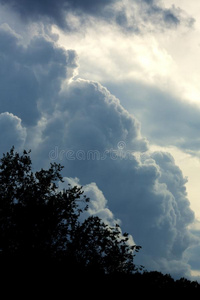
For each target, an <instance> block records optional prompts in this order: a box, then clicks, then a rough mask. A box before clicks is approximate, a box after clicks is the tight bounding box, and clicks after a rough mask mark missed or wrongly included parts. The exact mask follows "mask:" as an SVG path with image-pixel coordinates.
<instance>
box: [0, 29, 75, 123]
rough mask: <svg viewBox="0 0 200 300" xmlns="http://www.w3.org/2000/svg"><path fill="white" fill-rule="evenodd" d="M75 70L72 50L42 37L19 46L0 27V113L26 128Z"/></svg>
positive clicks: (17, 40)
mask: <svg viewBox="0 0 200 300" xmlns="http://www.w3.org/2000/svg"><path fill="white" fill-rule="evenodd" d="M74 67H76V55H75V52H74V51H65V50H63V49H61V48H57V47H56V46H55V45H54V43H52V42H50V41H47V40H45V39H44V38H42V37H35V38H34V39H33V40H32V41H31V42H30V44H29V45H28V46H27V47H24V46H22V45H20V37H19V36H17V35H16V34H15V33H14V32H13V31H12V30H11V29H10V28H9V26H8V25H5V24H4V25H2V26H1V27H0V77H1V80H0V95H1V103H0V113H3V112H7V111H8V112H11V113H13V114H14V115H16V116H18V117H19V118H21V120H22V122H23V123H24V124H26V125H34V124H36V123H37V121H38V120H39V118H40V117H41V111H40V110H39V107H40V106H43V112H44V110H46V111H48V110H51V109H52V106H53V105H54V102H55V98H56V95H57V94H58V92H59V89H60V81H61V80H63V79H65V80H66V79H67V77H70V78H71V75H72V74H71V70H72V72H73V69H74Z"/></svg>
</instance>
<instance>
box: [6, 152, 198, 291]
mask: <svg viewBox="0 0 200 300" xmlns="http://www.w3.org/2000/svg"><path fill="white" fill-rule="evenodd" d="M62 168H63V167H62V166H61V165H59V164H56V163H54V164H51V165H50V168H49V169H48V170H44V169H41V170H40V171H37V172H35V173H34V172H33V171H32V162H31V158H30V151H29V152H27V151H24V152H23V154H22V155H20V154H19V153H17V152H15V149H14V147H13V148H11V150H10V152H8V153H6V154H4V155H3V157H2V158H1V160H0V265H1V274H3V276H4V280H5V281H6V282H8V283H9V284H10V283H11V278H12V279H13V280H14V282H15V283H18V286H21V284H22V283H23V285H25V284H30V283H31V284H33V285H34V288H35V285H36V284H37V283H39V284H42V286H40V287H44V286H45V282H47V283H48V288H49V289H50V286H51V284H52V286H55V284H57V283H59V286H60V287H64V288H65V287H66V285H67V286H68V287H69V286H70V284H71V283H74V282H77V281H78V280H79V282H80V281H81V282H82V283H83V287H84V283H85V281H86V282H88V279H89V280H90V283H91V282H92V280H93V284H94V281H95V282H96V286H97V285H98V284H99V282H100V281H99V280H101V283H102V282H103V283H104V287H109V288H111V289H116V287H118V286H120V287H121V288H123V287H124V288H125V289H126V287H127V286H130V287H132V288H135V289H140V290H141V288H144V287H146V288H148V289H150V288H200V285H199V283H198V282H196V281H192V282H191V281H190V280H187V279H185V278H181V279H179V280H176V281H175V280H174V279H173V278H172V277H171V276H170V275H169V274H167V275H163V274H162V273H160V272H157V271H155V272H147V271H143V272H140V271H141V270H140V268H139V267H137V266H135V264H134V256H135V254H136V253H137V252H138V251H139V250H140V248H141V247H140V246H137V245H130V244H129V236H128V234H127V233H124V234H123V233H122V232H121V228H120V227H119V225H118V224H116V225H115V226H113V227H111V226H109V225H107V224H105V223H104V222H103V221H102V220H101V219H100V218H99V217H97V216H90V217H88V218H85V219H84V220H82V221H80V219H81V218H80V216H83V215H82V214H83V212H84V211H86V210H87V209H88V205H89V198H87V196H86V195H84V192H83V190H82V187H77V186H74V187H71V186H70V185H69V186H68V188H67V189H66V190H62V191H61V190H59V188H58V182H59V181H61V182H62V181H63V178H62V176H61V171H62ZM0 284H1V288H2V286H3V281H2V280H1V281H0ZM93 287H94V285H93ZM31 288H33V286H31Z"/></svg>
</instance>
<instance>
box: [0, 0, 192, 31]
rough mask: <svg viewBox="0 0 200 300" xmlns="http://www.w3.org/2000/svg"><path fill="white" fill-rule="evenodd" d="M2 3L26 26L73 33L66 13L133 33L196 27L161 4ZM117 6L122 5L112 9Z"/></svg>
mask: <svg viewBox="0 0 200 300" xmlns="http://www.w3.org/2000/svg"><path fill="white" fill-rule="evenodd" d="M0 3H2V4H3V5H6V6H8V7H10V8H11V9H12V10H14V11H15V12H17V13H18V14H19V15H20V17H21V19H22V20H24V21H26V22H27V21H43V22H47V23H50V24H56V25H58V26H59V27H60V28H62V29H65V30H73V29H74V28H72V27H70V25H69V23H68V20H67V17H66V14H67V13H73V14H75V15H76V16H79V19H80V21H81V23H83V24H84V23H85V22H87V18H88V16H95V17H97V18H101V19H103V20H104V21H107V22H109V23H113V22H114V23H115V24H118V25H119V26H120V27H121V28H122V29H123V30H125V31H132V32H140V31H141V30H144V27H145V23H147V24H148V23H151V24H153V26H154V27H155V29H156V30H160V29H162V30H165V29H166V28H174V27H176V26H178V25H179V24H181V23H182V22H183V23H184V24H185V25H186V26H192V24H193V23H194V19H193V18H190V17H188V16H185V15H184V13H183V11H182V10H181V9H180V8H176V7H175V6H172V7H171V8H168V9H166V8H165V7H164V5H163V4H162V2H161V1H159V0H151V1H148V0H142V1H138V0H130V1H129V3H128V6H127V3H123V0H122V1H120V0H97V1H92V0H84V1H83V0H58V1H55V0H45V1H39V0H29V1H26V0H0ZM116 3H120V4H121V5H120V6H118V7H117V6H113V4H116ZM119 7H120V8H119ZM127 10H128V13H127ZM130 11H131V16H130ZM128 15H129V17H128ZM146 27H147V26H146ZM146 29H147V28H146ZM76 30H80V28H76Z"/></svg>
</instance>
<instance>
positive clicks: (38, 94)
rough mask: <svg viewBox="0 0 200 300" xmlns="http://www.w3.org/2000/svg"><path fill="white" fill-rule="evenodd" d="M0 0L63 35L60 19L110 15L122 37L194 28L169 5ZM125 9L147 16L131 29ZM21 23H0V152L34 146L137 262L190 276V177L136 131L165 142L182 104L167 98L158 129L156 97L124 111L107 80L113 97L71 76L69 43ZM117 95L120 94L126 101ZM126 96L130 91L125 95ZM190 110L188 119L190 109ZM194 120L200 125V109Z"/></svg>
mask: <svg viewBox="0 0 200 300" xmlns="http://www.w3.org/2000/svg"><path fill="white" fill-rule="evenodd" d="M0 2H1V3H3V4H4V5H6V6H9V7H10V8H11V9H14V10H15V11H16V12H18V13H19V14H20V16H21V18H22V19H23V20H24V21H25V22H29V24H32V23H31V22H33V21H34V22H35V21H40V22H41V21H42V20H43V21H44V23H45V24H47V22H50V23H51V24H53V23H55V24H56V25H58V26H60V27H61V28H62V29H63V30H64V29H67V30H68V31H69V23H68V24H67V23H66V20H65V16H66V14H65V13H71V16H72V15H73V16H74V15H78V16H79V15H81V17H82V16H83V15H85V14H89V15H90V16H92V17H93V18H94V17H95V18H100V17H101V19H103V20H104V21H105V19H107V16H108V15H111V16H112V21H113V22H115V24H118V25H120V27H121V28H123V29H124V30H125V31H127V32H128V30H132V31H134V32H136V31H137V33H139V31H140V30H141V28H143V26H142V22H144V21H147V22H149V24H154V25H152V26H154V28H155V30H156V26H155V22H158V24H159V30H161V28H163V30H164V28H165V27H166V25H168V26H169V27H170V28H171V27H173V29H174V30H175V28H176V27H177V26H178V25H179V24H180V23H181V22H185V23H184V24H185V25H184V26H186V27H187V26H189V27H191V26H192V23H193V21H192V20H193V19H192V18H189V17H188V16H186V15H184V13H183V11H182V10H180V9H178V8H176V7H175V6H172V7H171V8H170V9H167V8H165V7H164V5H163V4H162V3H161V2H160V1H146V0H145V1H142V2H141V1H140V2H138V1H99V2H98V1H96V2H95V3H94V2H92V1H64V0H63V1H57V2H56V1H47V2H48V4H50V5H49V6H48V7H47V5H44V2H41V1H40V2H39V1H29V2H28V3H29V5H27V1H6V2H5V1H3V0H2V1H0ZM45 4H46V2H45ZM127 7H133V8H135V12H136V11H137V12H138V11H142V12H143V14H142V15H141V19H140V22H139V23H138V24H136V25H138V26H136V27H137V28H136V27H134V30H133V22H132V21H133V20H134V22H135V21H136V18H135V19H134V18H132V17H133V16H132V15H128V14H127V11H128V10H127ZM4 9H5V7H4ZM103 12H104V14H103ZM132 12H134V10H133V11H132ZM7 13H8V11H7ZM7 16H9V13H8V15H7ZM16 20H17V17H16ZM141 20H143V21H141ZM18 22H19V24H18V26H16V28H17V30H15V28H14V27H13V25H12V20H9V18H8V20H7V22H5V20H4V22H3V23H2V24H0V73H1V81H0V91H1V98H0V128H1V131H0V138H1V141H3V143H1V144H0V152H1V154H2V153H3V152H5V151H7V150H9V148H10V147H11V146H12V145H13V144H14V145H15V147H16V149H17V150H19V151H21V150H22V149H24V148H26V149H32V158H33V162H34V168H35V169H37V168H40V167H48V166H49V163H50V162H54V161H56V162H59V163H61V164H62V165H64V167H65V168H64V170H63V175H64V176H65V181H66V184H67V183H68V182H69V183H72V184H80V185H83V186H84V189H85V192H86V193H87V194H88V195H89V196H90V197H91V206H90V210H89V213H91V214H98V215H100V216H101V217H102V218H103V219H104V220H106V221H107V222H110V223H113V222H115V221H116V220H117V221H118V222H121V226H122V228H123V230H124V231H127V232H128V233H130V234H131V235H132V238H133V240H134V241H135V242H136V243H137V244H138V245H141V246H142V250H141V253H140V254H139V255H138V257H137V263H138V264H143V265H144V266H145V267H146V268H147V269H152V270H155V269H156V270H160V271H162V272H167V273H171V274H172V275H173V276H177V277H178V276H188V277H189V276H190V271H191V266H192V268H193V269H195V264H194V261H195V259H197V249H198V247H199V242H200V240H199V236H198V231H196V232H194V231H191V230H189V225H192V224H193V223H194V222H195V215H194V212H193V211H192V210H191V208H190V202H189V199H188V198H187V191H186V182H187V179H186V178H184V176H183V174H182V171H181V170H180V168H179V167H178V166H177V165H176V164H175V161H174V159H173V157H172V156H171V155H170V154H169V153H166V152H164V151H162V152H161V151H159V152H154V153H152V152H150V151H149V149H150V148H149V143H150V142H151V141H150V140H147V138H146V137H145V135H143V134H142V133H141V126H145V127H147V129H146V133H147V135H148V130H149V131H150V130H151V131H152V132H153V133H152V134H151V135H150V134H149V135H148V138H149V137H152V139H153V141H156V140H159V141H161V143H163V144H164V143H167V142H166V134H167V133H168V134H171V131H172V129H173V128H174V125H173V124H175V121H174V123H172V124H171V125H170V126H171V127H172V129H170V127H169V126H167V125H169V120H167V119H168V117H167V116H168V111H169V110H170V108H172V106H173V105H174V106H173V113H174V114H175V115H176V116H177V114H176V113H175V112H176V109H177V110H179V111H182V114H181V115H179V116H177V117H178V119H179V123H181V122H182V124H184V119H183V114H184V113H185V111H186V110H187V108H188V107H187V106H184V105H182V106H181V105H180V106H178V105H179V104H177V102H173V97H171V98H170V97H169V98H168V100H169V101H168V102H163V103H165V109H164V110H162V112H161V113H160V118H162V119H163V122H164V123H166V126H164V127H163V129H161V128H160V131H159V130H158V129H157V131H156V128H157V127H158V126H159V124H160V122H159V119H158V118H157V119H156V120H154V121H155V122H152V120H153V119H155V116H156V114H157V113H158V110H157V109H156V108H157V106H158V102H157V101H158V98H160V96H159V97H156V92H155V93H154V91H153V90H151V92H152V94H153V95H155V99H154V101H153V102H152V101H151V105H150V103H149V102H148V101H147V99H146V102H143V106H142V105H141V106H140V102H139V101H138V98H139V97H138V95H137V97H135V98H134V95H132V98H133V102H132V107H131V113H130V111H128V110H127V109H125V108H124V107H123V106H122V103H124V104H125V105H124V106H126V101H125V100H124V97H125V96H126V95H125V96H123V95H120V92H119V91H118V89H117V88H116V86H115V87H113V85H111V84H110V87H111V90H112V89H113V93H111V92H110V91H109V90H108V89H107V88H105V87H104V86H103V85H102V84H100V83H99V82H97V81H94V80H93V78H91V79H88V80H85V79H81V78H78V77H77V74H78V55H77V53H76V51H74V50H73V49H71V47H70V45H69V46H68V47H67V48H63V47H60V46H59V45H58V44H57V43H56V38H55V35H52V34H50V29H48V30H49V31H46V30H42V29H41V30H38V28H36V27H35V25H33V26H31V25H29V26H30V27H29V28H28V29H26V30H27V31H29V35H30V36H29V38H28V39H27V33H26V34H24V33H23V32H21V34H20V28H22V27H21V26H22V24H23V23H20V21H18ZM40 25H41V23H40ZM118 25H117V26H118ZM168 26H167V27H168ZM35 28H36V29H35ZM44 28H45V27H44ZM44 28H43V29H44ZM139 29H140V30H139ZM16 31H17V32H16ZM68 31H67V32H68ZM66 34H67V33H66ZM94 68H95V67H94ZM113 76H114V74H113ZM108 86H109V84H108ZM127 87H128V85H127ZM127 90H128V88H127ZM141 90H143V91H144V89H141ZM149 90H150V89H149ZM114 91H116V94H119V95H120V96H122V97H123V101H122V102H120V100H119V99H118V98H117V97H116V96H115V95H114ZM138 94H139V92H138ZM129 96H130V94H129ZM129 96H128V93H127V99H128V97H129ZM162 98H164V97H162ZM151 99H152V97H151ZM173 103H174V104H173ZM134 107H135V109H136V112H137V114H138V119H136V117H135V116H134ZM162 107H163V106H162ZM127 108H129V109H130V106H128V105H127ZM141 111H142V113H141ZM132 113H133V114H132ZM173 113H172V116H173ZM140 114H141V116H142V117H141V120H140V118H139V117H140ZM189 114H190V115H191V116H193V114H194V111H193V107H192V106H191V107H190V110H189ZM188 118H189V117H188ZM194 118H195V119H194V120H196V122H197V120H198V112H196V114H194ZM173 120H174V118H172V122H173ZM140 121H141V122H142V124H141V123H140ZM194 123H195V122H194ZM150 124H151V125H150ZM148 126H149V127H148ZM164 128H165V131H164ZM162 130H163V131H162ZM190 130H191V132H193V130H192V127H190V128H189V129H188V132H187V133H186V134H185V136H184V138H185V140H184V141H183V140H182V144H181V143H180V144H179V145H178V146H180V147H182V148H184V147H185V148H186V144H187V143H188V139H189V136H190V137H191V134H190ZM174 134H175V133H174ZM176 135H177V136H178V135H179V132H178V131H176ZM176 135H175V137H174V139H175V140H176ZM190 248H192V252H191V256H190V251H189V249H190Z"/></svg>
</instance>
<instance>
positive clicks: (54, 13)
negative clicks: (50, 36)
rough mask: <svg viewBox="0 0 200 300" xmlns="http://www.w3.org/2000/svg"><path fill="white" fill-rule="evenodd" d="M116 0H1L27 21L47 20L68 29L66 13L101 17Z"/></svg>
mask: <svg viewBox="0 0 200 300" xmlns="http://www.w3.org/2000/svg"><path fill="white" fill-rule="evenodd" d="M114 1H115V0H101V1H100V0H99V1H93V0H84V1H83V0H45V1H39V0H29V1H27V0H6V1H5V0H1V1H0V2H1V3H2V4H5V5H7V6H10V7H11V8H12V9H14V10H15V11H16V12H18V13H19V14H20V16H21V18H22V19H23V20H25V21H27V20H31V21H38V20H40V19H43V18H46V19H47V20H48V21H50V22H51V23H55V24H57V25H58V26H60V27H61V28H65V27H66V28H67V21H66V12H74V13H77V14H82V13H86V14H90V15H96V16H98V15H101V13H102V10H103V9H104V7H105V6H107V5H108V4H110V3H112V2H114Z"/></svg>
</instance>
